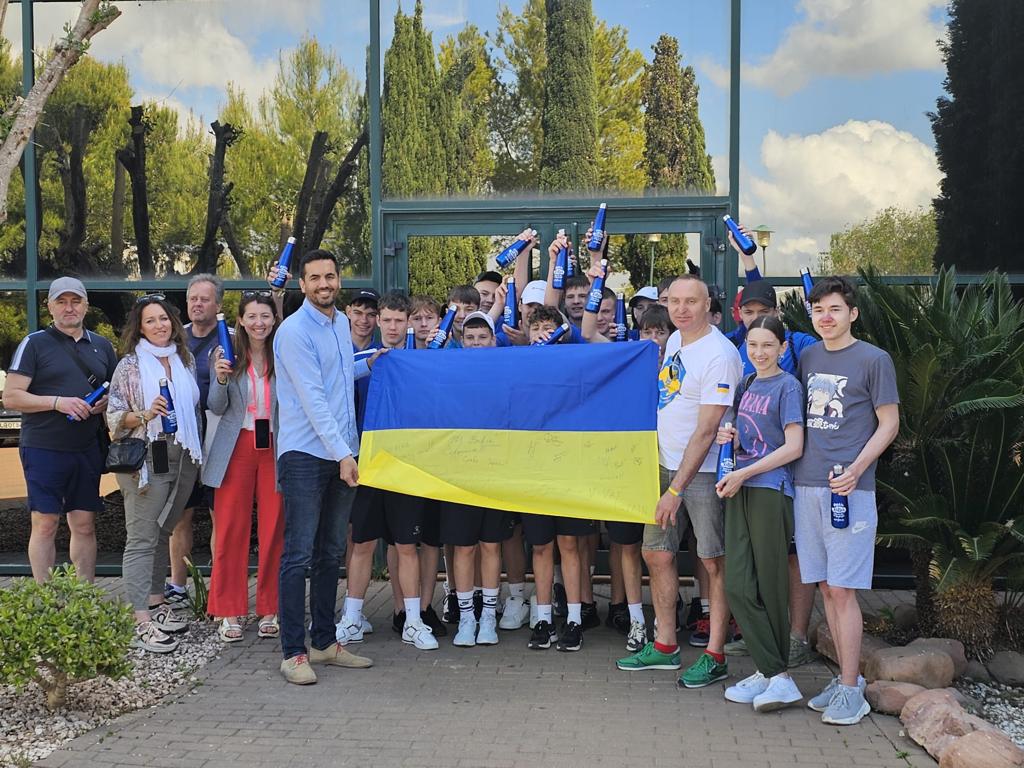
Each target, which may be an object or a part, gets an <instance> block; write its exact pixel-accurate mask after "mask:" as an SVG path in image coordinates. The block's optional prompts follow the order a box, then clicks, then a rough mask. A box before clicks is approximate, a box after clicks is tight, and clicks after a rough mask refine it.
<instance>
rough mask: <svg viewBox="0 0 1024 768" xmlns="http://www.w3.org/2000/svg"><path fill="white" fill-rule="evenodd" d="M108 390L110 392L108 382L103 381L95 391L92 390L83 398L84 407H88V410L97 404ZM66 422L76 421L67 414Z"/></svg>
mask: <svg viewBox="0 0 1024 768" xmlns="http://www.w3.org/2000/svg"><path fill="white" fill-rule="evenodd" d="M109 390H110V382H109V381H104V382H103V383H102V384H100V385H99V386H98V387H96V389H94V390H93V391H92V392H90V393H89V394H88V395H86V396H85V398H84V400H85V403H86V405H88V406H89V407H90V408H91V407H92V406H94V405H96V403H98V402H99V401H100V398H102V397H103V396H104V395H105V394H107V392H108V391H109ZM68 421H78V419H76V418H75V417H74V416H72V415H71V414H70V413H69V414H68Z"/></svg>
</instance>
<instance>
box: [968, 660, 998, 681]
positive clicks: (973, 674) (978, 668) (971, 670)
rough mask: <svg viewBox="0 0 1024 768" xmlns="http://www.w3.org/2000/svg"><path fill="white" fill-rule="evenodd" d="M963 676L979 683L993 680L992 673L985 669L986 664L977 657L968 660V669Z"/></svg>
mask: <svg viewBox="0 0 1024 768" xmlns="http://www.w3.org/2000/svg"><path fill="white" fill-rule="evenodd" d="M963 676H964V677H966V678H967V679H968V680H975V681H976V682H979V683H991V682H992V675H990V674H989V673H988V670H987V669H985V665H984V664H982V663H981V662H980V661H978V660H977V659H971V660H970V661H968V662H967V669H965V670H964V674H963Z"/></svg>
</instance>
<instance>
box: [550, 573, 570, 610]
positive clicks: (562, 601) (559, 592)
mask: <svg viewBox="0 0 1024 768" xmlns="http://www.w3.org/2000/svg"><path fill="white" fill-rule="evenodd" d="M551 605H552V611H553V612H554V614H555V616H560V617H561V616H568V615H569V601H568V598H567V596H566V594H565V586H564V585H562V584H559V583H558V582H557V581H556V582H555V583H554V585H553V586H552V587H551Z"/></svg>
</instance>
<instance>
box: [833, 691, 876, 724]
mask: <svg viewBox="0 0 1024 768" xmlns="http://www.w3.org/2000/svg"><path fill="white" fill-rule="evenodd" d="M870 711H871V705H870V704H868V703H867V701H865V700H864V692H863V691H862V690H861V689H860V686H859V685H854V686H849V685H837V686H836V692H835V693H834V694H833V695H832V700H831V701H830V702H829V704H828V708H827V709H826V710H825V713H824V714H823V715H822V716H821V722H823V723H829V724H830V725H856V724H857V723H859V722H860V721H861V720H863V719H864V715H866V714H867V713H868V712H870Z"/></svg>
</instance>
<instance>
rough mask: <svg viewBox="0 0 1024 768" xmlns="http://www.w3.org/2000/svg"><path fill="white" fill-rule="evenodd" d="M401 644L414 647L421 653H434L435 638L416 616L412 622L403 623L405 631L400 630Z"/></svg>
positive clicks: (435, 646)
mask: <svg viewBox="0 0 1024 768" xmlns="http://www.w3.org/2000/svg"><path fill="white" fill-rule="evenodd" d="M402 642H403V643H408V644H409V645H415V646H416V647H417V648H418V649H419V650H421V651H436V650H437V638H435V637H434V633H433V632H431V631H430V627H428V626H427V625H426V624H424V623H423V619H421V618H419V617H418V616H417V617H416V618H415V619H413V620H412V621H406V622H405V629H403V630H402Z"/></svg>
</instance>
